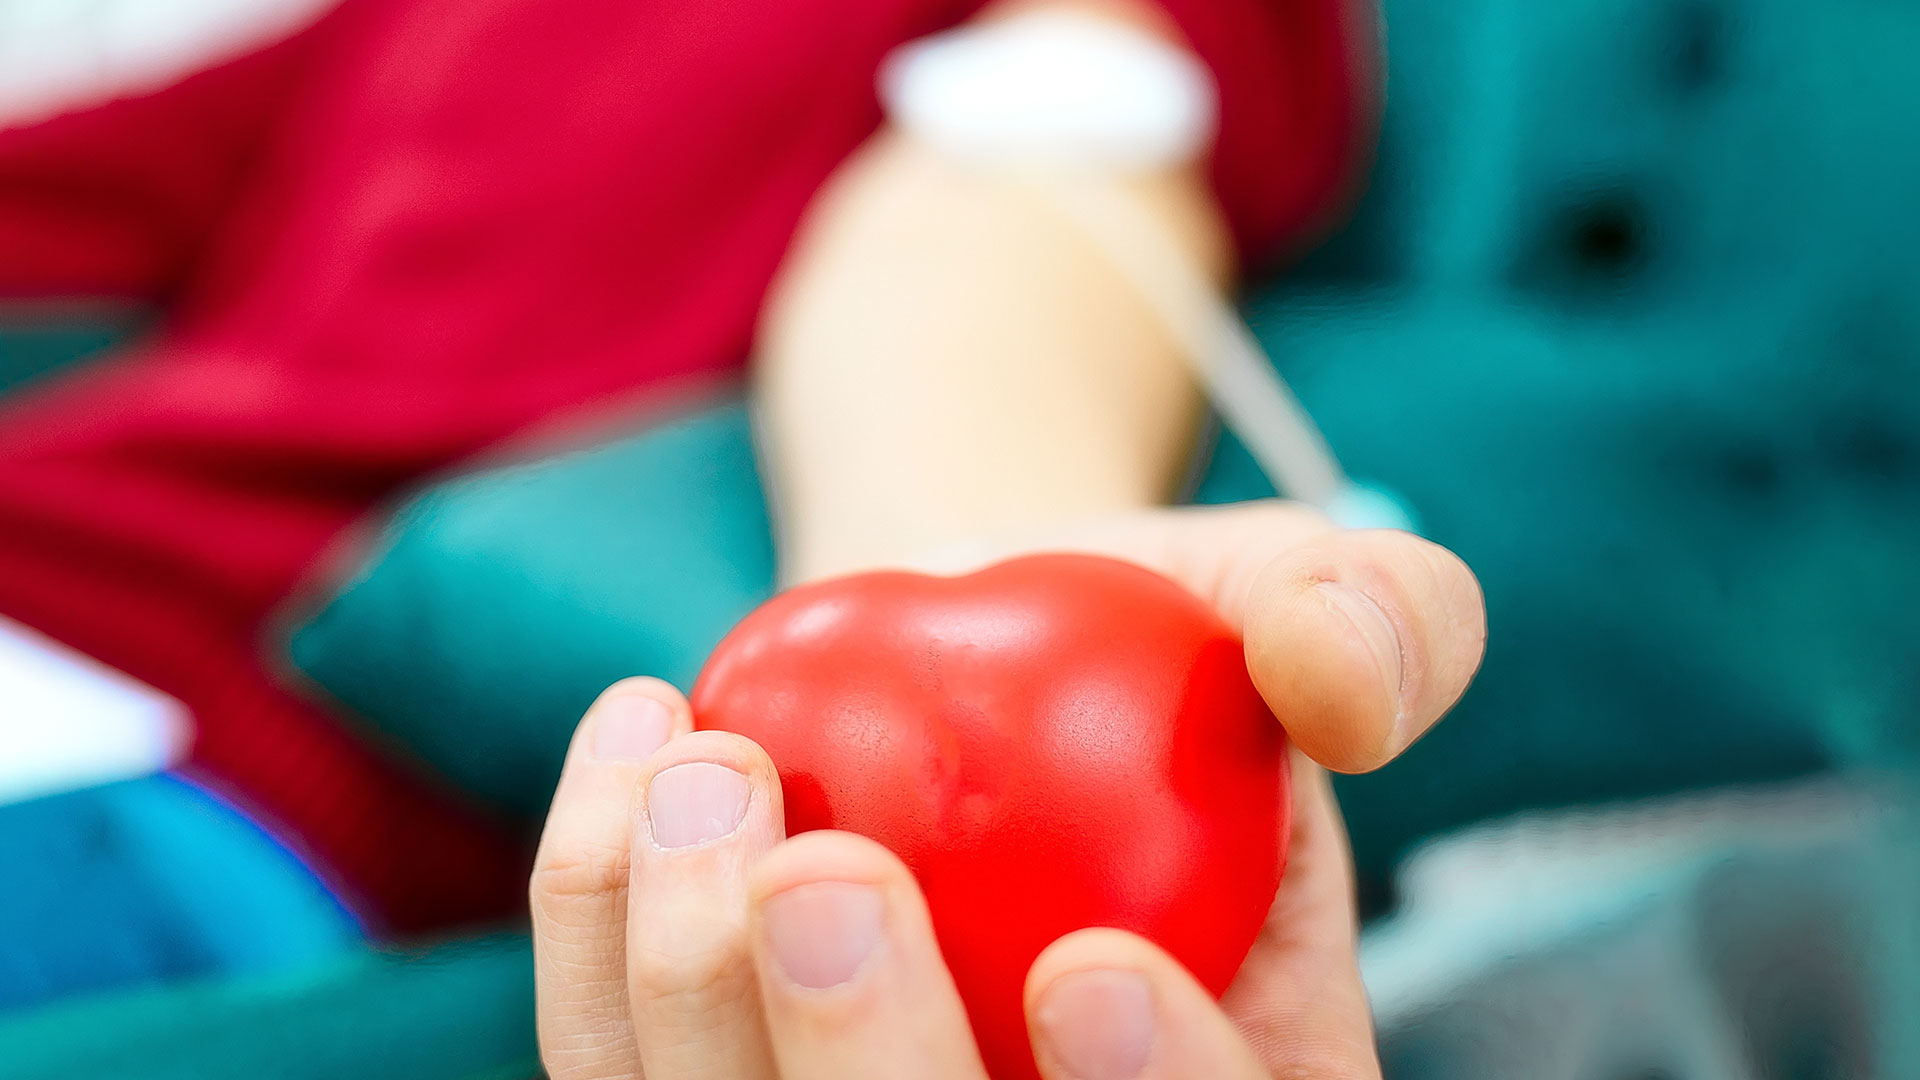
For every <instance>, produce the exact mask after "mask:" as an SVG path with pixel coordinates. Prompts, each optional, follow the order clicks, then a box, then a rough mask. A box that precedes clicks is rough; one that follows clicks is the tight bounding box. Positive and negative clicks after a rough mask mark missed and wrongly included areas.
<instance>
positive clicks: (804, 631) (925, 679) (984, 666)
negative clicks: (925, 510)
mask: <svg viewBox="0 0 1920 1080" xmlns="http://www.w3.org/2000/svg"><path fill="white" fill-rule="evenodd" d="M693 711H694V716H695V718H696V723H697V724H698V726H700V727H702V728H714V729H719V730H724V731H732V732H737V733H738V734H741V735H745V736H747V737H749V738H751V739H753V740H754V741H756V742H758V743H759V744H760V745H761V747H762V748H764V749H765V750H766V751H767V754H768V755H769V756H770V757H771V758H772V759H773V762H774V765H775V766H776V767H777V769H778V770H779V773H780V780H781V784H782V786H783V789H784V793H785V796H786V813H787V830H788V832H789V833H799V832H804V831H807V830H810V829H847V830H850V831H853V832H858V833H863V834H865V835H867V836H870V837H873V838H874V839H876V840H878V841H880V842H881V843H882V844H885V845H886V846H887V847H888V848H891V849H892V850H893V851H894V852H895V853H896V854H898V855H899V856H900V857H901V858H902V859H903V860H905V862H906V863H907V865H908V866H909V867H911V868H912V869H913V872H914V875H915V876H916V878H917V879H918V880H919V882H920V886H921V888H922V889H923V890H924V891H925V892H926V897H927V904H928V906H929V908H930V909H931V910H932V913H933V924H934V930H935V933H936V935H937V936H938V938H939V941H940V946H941V950H942V952H943V953H944V954H945V956H946V960H947V964H948V966H949V967H950V968H951V969H952V971H953V977H954V981H955V982H956V983H957V984H958V986H959V989H960V994H961V997H962V999H963V1000H964V1001H965V1002H966V1005H967V1010H968V1014H969V1018H970V1019H971V1021H972V1023H973V1029H974V1034H975V1037H976V1038H977V1039H978V1040H979V1043H980V1050H981V1054H982V1056H983V1057H984V1058H985V1060H986V1063H987V1066H988V1069H989V1071H990V1072H991V1073H992V1075H993V1076H994V1077H996V1078H998V1080H1014V1078H1019V1077H1032V1076H1035V1075H1037V1072H1036V1070H1035V1068H1034V1064H1033V1058H1032V1053H1031V1051H1030V1050H1029V1048H1028V1042H1027V1032H1026V1022H1025V1017H1024V1014H1023V1010H1022V1005H1021V989H1022V985H1023V983H1024V980H1025V978H1026V973H1027V969H1028V967H1029V966H1031V964H1032V963H1033V960H1034V958H1035V957H1037V956H1038V955H1039V954H1040V951H1041V950H1042V949H1044V948H1045V947H1046V946H1047V945H1048V944H1050V943H1051V942H1053V941H1054V940H1055V939H1056V938H1059V937H1060V936H1061V935H1063V934H1066V933H1069V932H1071V931H1073V930H1077V929H1080V928H1083V927H1088V926H1115V927H1121V928H1123V929H1127V930H1132V931H1135V932H1136V933H1139V934H1142V935H1144V936H1145V937H1147V938H1149V939H1151V940H1152V941H1154V942H1156V943H1158V944H1159V945H1160V946H1161V947H1163V948H1165V949H1167V950H1168V951H1169V952H1171V953H1172V954H1173V955H1174V956H1175V957H1176V958H1178V959H1179V960H1180V961H1181V963H1183V964H1185V965H1186V966H1187V968H1188V969H1189V970H1191V971H1192V972H1193V973H1194V975H1195V976H1197V977H1198V978H1199V980H1200V981H1201V982H1202V983H1203V984H1205V985H1206V986H1207V988H1208V989H1209V990H1211V991H1213V992H1214V993H1215V994H1216V995H1218V994H1219V993H1220V992H1222V991H1223V990H1224V989H1225V988H1226V986H1227V983H1228V982H1229V981H1230V980H1231V979H1232V978H1233V975H1234V972H1235V971H1236V970H1238V968H1239V966H1240V964H1241V962H1242V961H1243V960H1244V959H1245V958H1246V955H1247V950H1248V949H1249V948H1250V947H1251V946H1252V944H1253V940H1254V937H1255V936H1256V935H1257V934H1258V932H1259V929H1260V925H1261V923H1262V922H1263V921H1264V919H1265V918H1266V914H1267V910H1268V908H1269V907H1270V906H1271V905H1272V903H1273V898H1274V892H1275V890H1276V889H1277V888H1278V886H1279V882H1280V873H1281V870H1282V868H1283V867H1284V864H1285V859H1286V837H1287V825H1288V810H1289V808H1290V806H1291V802H1290V798H1289V794H1288V783H1287V773H1286V753H1285V750H1286V747H1285V740H1284V736H1283V735H1282V734H1281V728H1280V725H1279V723H1278V722H1276V721H1275V720H1274V718H1273V716H1272V714H1271V713H1270V712H1268V710H1267V707H1266V705H1265V703H1264V702H1262V700H1261V698H1260V695H1259V693H1258V692H1257V691H1256V690H1255V689H1254V687H1253V684H1252V682H1251V680H1250V679H1249V678H1248V675H1247V670H1246V660H1245V657H1244V655H1243V652H1242V649H1241V644H1240V641H1239V638H1238V637H1237V636H1236V635H1235V634H1234V632H1233V631H1232V630H1231V629H1230V628H1228V627H1227V625H1226V624H1225V623H1224V622H1222V621H1221V620H1220V618H1219V617H1218V616H1217V615H1215V614H1214V613H1213V611H1212V610H1211V609H1209V608H1208V607H1207V606H1206V605H1205V604H1203V603H1202V602H1201V601H1200V600H1198V599H1197V598H1195V597H1194V596H1193V595H1191V594H1190V593H1188V592H1187V591H1186V590H1184V589H1182V588H1180V587H1179V586H1177V585H1175V584H1174V583H1172V582H1170V581H1168V580H1166V579H1165V578H1163V577H1160V576H1159V575H1157V574H1155V573H1153V572H1151V571H1148V570H1144V569H1142V568H1140V567H1137V566H1134V565H1132V564H1130V563H1124V562H1120V561H1117V560H1113V559H1105V558H1096V557H1091V556H1083V555H1039V556H1030V557H1026V558H1021V559H1015V560H1013V561H1010V562H1005V563H1000V564H998V565H996V566H992V567H989V568H987V569H985V570H982V571H980V572H978V573H975V574H972V575H968V576H965V577H955V578H943V577H932V576H926V575H920V574H908V573H878V574H865V575H860V576H856V577H848V578H841V579H838V580H833V581H825V582H821V583H818V584H813V585H807V586H803V587H801V588H797V589H794V590H792V591H790V592H787V593H784V594H782V595H780V596H776V597H775V598H774V599H772V600H771V601H769V602H768V603H767V604H766V605H765V606H763V607H761V608H760V609H758V610H757V611H755V612H753V613H752V614H750V615H748V616H747V617H746V619H745V620H743V621H742V622H741V623H740V624H739V626H737V627H736V628H735V629H734V630H733V631H732V632H731V633H730V634H728V635H727V637H726V639H725V640H723V641H722V642H721V643H720V645H719V647H718V648H717V649H716V650H715V651H714V653H713V656H712V657H711V658H710V659H709V660H708V662H707V666H706V669H705V670H704V671H703V672H702V673H701V675H700V678H699V680H698V682H697V683H696V684H695V686H694V690H693Z"/></svg>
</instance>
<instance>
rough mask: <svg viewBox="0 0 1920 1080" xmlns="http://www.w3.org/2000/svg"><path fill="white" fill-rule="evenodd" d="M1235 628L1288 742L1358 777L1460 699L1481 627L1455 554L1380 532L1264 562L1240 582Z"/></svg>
mask: <svg viewBox="0 0 1920 1080" xmlns="http://www.w3.org/2000/svg"><path fill="white" fill-rule="evenodd" d="M1242 632H1243V635H1244V637H1245V640H1246V649H1247V668H1248V671H1249V672H1250V673H1251V674H1252V676H1253V681H1254V684H1255V685H1256V686H1258V687H1259V688H1260V693H1261V695H1262V696H1264V697H1265V698H1266V699H1267V703H1268V704H1269V705H1270V706H1272V708H1273V710H1274V713H1275V715H1277V716H1279V717H1280V721H1281V723H1282V724H1284V725H1285V726H1286V729H1287V735H1288V737H1289V738H1291V739H1292V740H1293V742H1294V744H1295V745H1297V746H1299V747H1300V748H1301V749H1302V750H1304V751H1305V752H1306V754H1307V756H1309V757H1311V758H1313V759H1314V760H1315V761H1318V762H1320V763H1321V764H1322V765H1325V766H1327V767H1328V768H1330V769H1335V770H1337V771H1340V772H1364V771H1367V770H1369V769H1376V768H1379V767H1380V766H1381V765H1384V764H1386V763H1387V762H1388V761H1391V760H1393V758H1394V757H1396V756H1397V755H1399V753H1400V752H1401V751H1403V750H1405V749H1406V748H1407V747H1408V746H1409V745H1411V744H1412V743H1413V741H1414V740H1415V739H1418V738H1419V737H1420V736H1421V735H1423V734H1425V733H1426V731H1427V729H1428V728H1430V727H1432V726H1433V725H1434V723H1435V722H1437V721H1438V720H1439V719H1440V717H1441V716H1442V715H1443V714H1444V713H1445V712H1446V711H1447V710H1448V709H1449V708H1451V707H1452V706H1453V704H1454V702H1456V701H1458V700H1459V699H1460V695H1461V694H1462V693H1464V692H1465V691H1466V688H1467V683H1468V682H1469V681H1470V680H1471V679H1472V678H1473V673H1474V671H1475V670H1477V669H1478V668H1479V666H1480V658H1481V655H1482V654H1483V652H1484V651H1485V648H1486V638H1487V621H1486V608H1485V604H1484V602H1483V601H1482V599H1481V595H1480V586H1479V583H1478V582H1476V581H1475V580H1474V577H1473V574H1472V572H1471V571H1469V570H1468V569H1467V567H1466V564H1465V563H1462V562H1461V561H1460V559H1459V558H1458V557H1457V556H1455V555H1454V554H1453V553H1452V552H1450V551H1448V550H1447V549H1445V548H1443V547H1440V546H1439V545H1438V544H1434V543H1431V542H1429V541H1426V540H1422V539H1420V538H1419V537H1417V536H1414V535H1413V534H1411V533H1405V532H1400V531H1397V530H1390V529H1377V530H1368V531H1363V532H1336V533H1328V534H1325V535H1322V536H1319V537H1317V538H1314V539H1311V540H1309V541H1307V542H1306V543H1303V544H1301V545H1299V546H1297V547H1294V548H1291V549H1289V550H1287V551H1285V552H1283V553H1281V554H1280V555H1279V556H1277V557H1275V558H1274V559H1272V560H1271V561H1269V562H1268V563H1267V564H1266V565H1265V566H1264V567H1262V568H1261V570H1260V571H1259V572H1258V574H1256V575H1255V577H1254V578H1253V581H1252V583H1251V584H1250V585H1249V586H1248V589H1247V593H1246V600H1245V615H1244V622H1243V631H1242Z"/></svg>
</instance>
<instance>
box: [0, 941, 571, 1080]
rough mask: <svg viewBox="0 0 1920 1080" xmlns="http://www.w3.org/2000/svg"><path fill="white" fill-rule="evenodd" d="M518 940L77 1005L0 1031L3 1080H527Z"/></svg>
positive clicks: (526, 968) (531, 1054) (361, 957)
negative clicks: (130, 1079) (348, 1079)
mask: <svg viewBox="0 0 1920 1080" xmlns="http://www.w3.org/2000/svg"><path fill="white" fill-rule="evenodd" d="M538 1072H539V1063H538V1058H537V1051H536V1047H535V1042H534V1031H533V958H532V953H531V951H530V950H529V948H528V946H527V940H526V938H524V937H500V938H486V939H480V940H476V941H470V942H464V943H460V944H456V945H447V946H440V947H436V948H432V949H423V950H419V951H413V952H380V951H371V950H364V949H362V950H356V951H354V952H352V953H349V954H346V955H343V956H340V957H338V958H336V959H334V960H330V961H328V962H325V963H317V964H312V965H308V966H305V967H303V968H301V969H299V970H297V971H294V972H283V973H276V974H273V975H263V976H255V977H251V978H233V979H222V980H212V981H205V982H198V983H189V984H184V985H179V986H173V987H165V988H155V989H145V990H140V991H135V992H128V993H121V994H109V995H104V996H96V997H88V998H82V999H78V1000H74V1001H70V1002H67V1003H64V1004H61V1005H56V1006H51V1007H48V1008H45V1009H40V1010H37V1011H33V1012H28V1013H24V1014H20V1015H17V1016H14V1017H8V1018H4V1019H0V1075H4V1076H5V1077H7V1080H120V1078H123V1077H140V1078H141V1080H206V1078H230V1080H254V1078H265V1077H272V1078H274V1080H342V1078H345V1077H352V1078H353V1080H525V1078H527V1077H531V1076H535V1075H537V1074H538Z"/></svg>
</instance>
